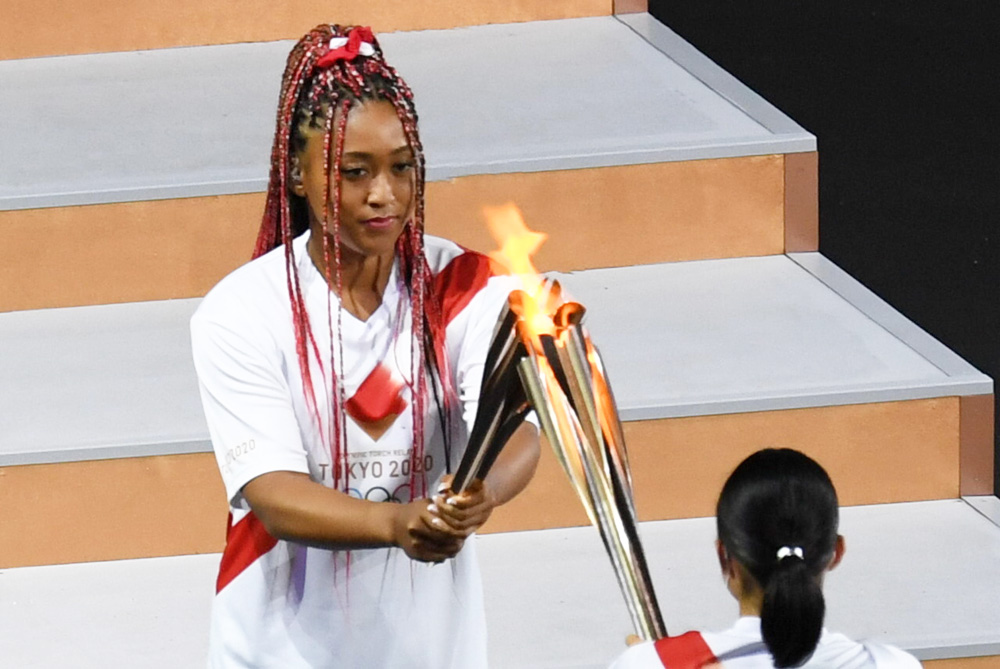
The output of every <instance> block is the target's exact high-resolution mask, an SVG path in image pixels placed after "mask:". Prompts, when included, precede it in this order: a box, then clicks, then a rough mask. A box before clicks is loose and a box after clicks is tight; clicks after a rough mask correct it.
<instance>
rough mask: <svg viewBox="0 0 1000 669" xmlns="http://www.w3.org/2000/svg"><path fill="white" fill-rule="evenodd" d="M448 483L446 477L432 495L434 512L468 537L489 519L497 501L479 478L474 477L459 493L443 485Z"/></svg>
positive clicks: (449, 481) (448, 479) (448, 478)
mask: <svg viewBox="0 0 1000 669" xmlns="http://www.w3.org/2000/svg"><path fill="white" fill-rule="evenodd" d="M450 483H451V478H450V477H446V478H445V480H444V482H443V483H442V488H443V490H442V492H440V493H439V494H437V495H435V496H434V506H435V507H436V514H437V516H438V517H439V518H441V520H443V521H444V522H446V523H447V524H448V525H449V526H450V527H451V528H453V529H455V530H458V531H459V532H462V533H463V534H464V535H465V536H466V537H468V536H470V535H472V534H473V533H474V532H475V531H476V530H478V529H479V528H480V527H482V525H483V523H485V522H486V521H487V520H488V519H489V517H490V514H491V513H493V508H494V507H495V506H496V505H497V503H496V500H495V498H494V497H493V495H492V494H491V493H490V489H489V486H488V485H487V484H486V483H485V482H484V481H482V480H481V479H476V480H475V481H473V482H472V483H471V484H470V485H469V487H467V488H466V489H465V490H463V491H462V492H460V493H455V492H452V491H451V489H450V488H447V487H445V486H447V485H448V484H450ZM432 513H434V512H433V511H432Z"/></svg>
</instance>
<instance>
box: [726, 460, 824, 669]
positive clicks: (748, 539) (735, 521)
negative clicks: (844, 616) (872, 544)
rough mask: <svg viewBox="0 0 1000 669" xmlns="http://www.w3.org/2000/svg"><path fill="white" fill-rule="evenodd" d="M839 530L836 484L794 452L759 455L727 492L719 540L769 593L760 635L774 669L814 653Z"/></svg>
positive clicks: (731, 481)
mask: <svg viewBox="0 0 1000 669" xmlns="http://www.w3.org/2000/svg"><path fill="white" fill-rule="evenodd" d="M837 524H838V504H837V491H836V490H835V489H834V487H833V482H832V481H831V480H830V477H829V476H828V475H827V473H826V471H825V470H824V469H823V468H822V467H821V466H820V465H819V464H818V463H817V462H816V461H814V460H812V459H811V458H809V457H808V456H806V455H803V454H802V453H800V452H798V451H795V450H792V449H787V448H785V449H765V450H762V451H758V452H756V453H754V454H753V455H751V456H750V457H748V458H747V459H746V460H744V461H743V462H742V463H740V465H739V466H738V467H737V468H736V469H735V470H734V471H733V473H732V474H731V475H730V476H729V479H728V480H727V481H726V484H725V486H723V488H722V493H721V494H720V496H719V504H718V507H717V509H716V525H717V529H718V533H719V540H720V541H721V542H722V545H723V546H724V547H725V549H726V552H727V553H728V554H729V556H730V557H731V558H732V559H735V560H736V561H737V562H739V563H740V564H741V565H743V566H744V567H745V568H746V569H747V571H749V572H750V575H751V576H753V578H754V579H755V580H756V581H757V583H758V584H759V585H760V587H761V589H762V590H763V591H764V602H763V606H762V608H761V613H760V618H761V621H760V626H761V635H762V636H763V638H764V644H765V645H766V646H767V649H768V651H769V652H770V653H771V657H772V659H773V662H774V666H775V667H797V666H799V665H801V664H804V663H805V662H806V661H807V660H808V659H809V658H810V657H811V656H812V654H813V652H814V651H815V650H816V644H817V643H819V637H820V634H821V632H822V629H823V616H824V614H825V612H826V604H825V602H824V599H823V590H822V588H821V575H822V574H823V572H824V571H825V570H826V568H827V566H828V565H829V563H830V560H831V559H832V558H833V554H834V551H835V548H836V544H837ZM779 552H780V554H781V555H780V556H779Z"/></svg>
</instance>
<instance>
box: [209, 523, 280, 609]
mask: <svg viewBox="0 0 1000 669" xmlns="http://www.w3.org/2000/svg"><path fill="white" fill-rule="evenodd" d="M277 543H278V540H277V539H275V538H274V537H272V536H271V535H270V534H268V533H267V530H265V529H264V523H262V522H260V520H258V519H257V516H255V515H254V514H253V512H250V513H248V514H247V515H245V516H244V517H243V518H242V519H241V520H240V522H238V523H236V524H235V525H233V516H232V514H230V515H229V529H228V530H226V548H225V550H224V551H223V552H222V564H220V565H219V578H218V579H217V580H216V582H215V592H216V593H218V592H221V591H222V589H223V588H224V587H226V586H227V585H229V584H230V583H231V582H232V580H233V579H234V578H236V577H237V576H239V575H240V574H242V573H243V570H244V569H246V568H247V567H249V566H250V565H252V564H253V563H254V562H256V561H257V558H259V557H260V556H262V555H264V554H265V553H267V552H268V551H269V550H271V549H272V548H274V546H275V545H276V544H277Z"/></svg>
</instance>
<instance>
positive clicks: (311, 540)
mask: <svg viewBox="0 0 1000 669" xmlns="http://www.w3.org/2000/svg"><path fill="white" fill-rule="evenodd" d="M243 495H244V497H246V500H247V502H249V504H250V508H251V509H253V511H254V513H255V514H256V515H257V517H258V518H259V519H260V521H261V522H262V523H263V524H264V527H265V529H267V531H268V533H269V534H270V535H271V536H273V537H275V538H277V539H283V540H287V541H295V542H298V543H305V544H309V545H314V546H322V547H325V548H332V549H347V548H377V547H381V546H391V545H393V544H394V541H393V538H394V532H393V522H394V521H393V512H394V511H397V510H398V509H394V508H392V507H395V506H398V505H392V504H380V503H376V502H368V501H365V500H360V499H355V498H353V497H351V496H349V495H346V494H345V493H342V492H340V491H337V490H332V489H330V488H327V487H326V486H323V485H320V484H319V483H316V482H314V481H312V480H311V479H310V478H309V477H308V476H307V475H305V474H299V473H295V472H270V473H267V474H264V475H263V476H259V477H257V478H255V479H253V480H252V481H250V482H249V483H247V484H246V485H245V486H244V487H243Z"/></svg>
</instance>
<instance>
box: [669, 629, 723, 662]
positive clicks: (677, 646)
mask: <svg viewBox="0 0 1000 669" xmlns="http://www.w3.org/2000/svg"><path fill="white" fill-rule="evenodd" d="M653 645H654V647H655V648H656V654H657V655H659V656H660V662H662V663H663V666H664V667H666V669H700V667H704V666H706V665H710V664H715V663H717V662H718V660H717V659H716V657H715V653H713V652H712V649H711V648H709V647H708V644H707V643H705V639H703V638H702V636H701V634H699V633H698V632H688V633H686V634H681V635H680V636H672V637H667V638H664V639H657V640H656V642H655V643H654V644H653Z"/></svg>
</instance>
